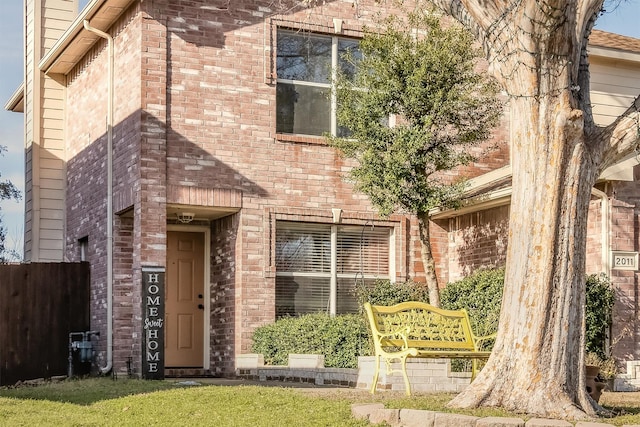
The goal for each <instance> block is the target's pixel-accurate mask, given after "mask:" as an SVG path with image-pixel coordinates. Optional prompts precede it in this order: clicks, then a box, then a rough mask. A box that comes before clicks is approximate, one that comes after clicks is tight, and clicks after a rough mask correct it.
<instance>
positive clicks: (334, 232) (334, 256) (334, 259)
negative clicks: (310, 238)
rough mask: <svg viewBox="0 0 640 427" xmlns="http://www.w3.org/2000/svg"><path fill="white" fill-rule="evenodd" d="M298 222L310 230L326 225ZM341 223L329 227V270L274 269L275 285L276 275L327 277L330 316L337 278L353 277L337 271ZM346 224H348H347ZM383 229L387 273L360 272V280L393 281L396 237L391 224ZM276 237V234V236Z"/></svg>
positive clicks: (334, 305)
mask: <svg viewBox="0 0 640 427" xmlns="http://www.w3.org/2000/svg"><path fill="white" fill-rule="evenodd" d="M279 221H280V220H279ZM283 222H295V221H286V220H283ZM300 224H304V225H307V226H309V229H310V230H313V227H314V225H315V226H321V225H327V224H323V223H300ZM340 226H341V225H336V224H333V225H331V227H330V230H331V231H330V233H331V234H330V244H331V249H330V271H329V272H328V273H327V272H324V273H322V272H312V273H310V272H292V271H278V270H277V269H276V273H275V275H276V286H277V277H296V276H298V277H318V278H322V277H325V278H326V277H329V287H330V288H329V306H328V313H329V314H330V315H331V316H335V315H336V314H337V307H338V279H339V278H340V279H342V278H352V277H353V278H354V280H355V277H354V274H353V273H338V234H339V233H338V230H339V228H340ZM347 226H348V225H347ZM362 227H369V225H363V226H362ZM384 228H385V229H387V230H389V235H388V239H389V240H388V251H389V253H388V266H387V269H388V273H387V275H384V276H382V275H378V274H364V273H361V275H358V279H362V280H367V279H369V280H373V279H383V280H384V279H388V280H390V281H392V282H395V277H396V265H395V259H396V251H395V247H396V237H395V227H393V226H386V225H385V226H384ZM276 233H277V225H276ZM276 239H277V236H276Z"/></svg>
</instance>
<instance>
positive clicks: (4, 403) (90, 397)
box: [0, 378, 640, 427]
mask: <svg viewBox="0 0 640 427" xmlns="http://www.w3.org/2000/svg"><path fill="white" fill-rule="evenodd" d="M179 384H180V383H176V382H175V381H141V380H117V381H113V380H111V379H107V378H91V379H85V380H74V381H65V382H61V383H50V384H45V385H42V386H38V387H20V388H7V389H0V426H54V425H55V426H134V425H135V426H141V425H144V426H173V427H175V426H185V425H188V426H204V425H207V426H211V425H215V426H257V427H260V426H285V425H292V426H294V425H295V426H367V425H369V424H368V423H367V422H363V421H357V420H354V419H352V418H351V408H350V406H351V404H352V403H365V402H381V403H384V404H385V406H386V407H387V408H412V409H427V410H432V411H442V412H445V411H447V412H451V411H450V410H448V409H447V408H446V406H445V405H446V403H447V402H448V401H449V400H450V399H451V398H452V396H453V395H452V394H445V393H441V394H417V395H415V396H412V397H405V396H404V394H402V393H396V392H393V393H391V392H387V393H378V394H376V395H375V396H372V395H370V394H369V393H367V392H366V391H363V390H353V389H326V388H306V389H305V388H286V387H264V386H250V385H236V386H220V385H201V386H184V385H179ZM601 403H602V404H604V405H605V406H606V407H607V408H609V409H613V410H615V411H616V412H617V413H620V414H621V415H619V416H617V417H615V418H610V419H601V420H600V421H601V422H606V423H609V424H614V425H623V424H640V393H604V394H603V396H602V399H601ZM455 412H457V413H464V414H469V415H475V416H480V417H487V416H511V417H518V418H525V417H523V416H522V415H517V414H509V413H506V412H504V411H500V410H497V409H491V408H484V409H477V410H469V411H461V410H456V411H455Z"/></svg>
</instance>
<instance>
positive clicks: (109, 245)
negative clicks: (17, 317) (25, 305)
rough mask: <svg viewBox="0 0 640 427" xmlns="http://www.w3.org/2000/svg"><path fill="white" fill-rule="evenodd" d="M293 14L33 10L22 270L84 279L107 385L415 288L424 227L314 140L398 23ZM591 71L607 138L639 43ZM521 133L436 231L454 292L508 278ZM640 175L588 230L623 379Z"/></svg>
mask: <svg viewBox="0 0 640 427" xmlns="http://www.w3.org/2000/svg"><path fill="white" fill-rule="evenodd" d="M285 3H286V2H285V1H273V0H264V1H242V0H238V1H233V2H229V1H213V2H211V1H208V2H205V1H189V2H182V1H167V0H151V1H146V0H91V1H89V3H88V4H87V5H86V6H85V7H84V8H83V9H82V10H81V11H78V3H77V1H75V0H74V1H69V0H47V1H44V0H27V1H26V2H25V18H26V20H25V22H26V34H27V37H26V40H25V42H26V44H25V58H26V64H25V65H26V66H25V81H24V85H23V86H22V87H21V88H20V89H18V91H16V93H15V95H14V96H13V97H12V99H11V100H9V102H8V103H7V108H8V109H11V110H14V111H22V112H24V114H25V148H26V175H27V176H26V189H27V190H26V195H25V196H26V212H25V259H26V260H27V261H45V262H47V261H51V262H59V261H79V260H86V261H89V262H90V264H91V282H92V283H91V289H92V302H91V312H92V316H91V321H92V325H91V328H92V329H94V330H99V331H100V332H101V335H100V337H101V338H100V340H99V342H98V360H97V362H98V365H99V367H100V368H101V369H102V370H103V371H108V370H110V369H113V370H114V371H115V372H118V373H120V372H127V369H128V365H129V366H130V367H132V369H133V371H134V372H135V373H136V374H139V373H144V374H145V375H151V376H153V375H152V373H153V372H154V369H155V370H158V369H159V370H160V371H162V367H164V368H165V370H164V372H165V373H168V374H169V373H170V374H176V375H180V374H181V373H182V374H184V373H187V372H188V373H197V374H201V375H204V374H213V375H228V374H230V373H233V371H234V358H235V356H236V355H238V354H243V353H249V352H250V351H251V334H252V332H253V330H254V329H255V328H256V327H257V326H260V325H263V324H266V323H270V322H273V321H274V320H275V319H276V318H277V317H279V316H283V315H290V314H293V315H295V314H299V313H304V312H309V311H318V310H323V311H329V312H331V313H341V312H348V311H351V310H353V309H354V308H355V305H354V304H355V301H354V300H353V298H352V297H350V295H351V291H352V290H353V288H354V286H356V285H357V284H359V283H367V282H371V281H373V280H374V279H375V278H378V277H382V278H389V279H391V280H395V281H402V280H406V279H408V278H413V279H416V280H420V278H421V276H422V273H423V270H422V264H421V261H420V253H419V250H420V249H419V240H418V237H419V236H418V231H417V227H416V221H415V219H414V218H412V217H410V216H403V215H395V216H392V217H390V218H388V219H382V218H380V217H379V216H378V215H377V214H376V211H375V209H374V208H372V206H371V205H370V203H369V202H368V200H367V198H366V197H365V196H363V195H362V194H358V193H356V192H355V191H354V190H353V188H352V186H351V185H350V184H349V183H348V182H346V181H345V180H344V179H343V175H344V173H345V172H346V171H348V169H349V167H350V165H349V163H348V162H346V161H344V160H342V159H341V158H340V157H339V156H338V155H337V154H336V152H335V151H334V150H333V149H332V148H331V147H328V146H327V145H326V143H325V141H324V138H323V137H322V136H321V135H322V134H323V132H326V131H335V130H336V124H335V120H334V119H333V118H334V115H333V114H332V111H333V106H332V104H331V101H330V100H329V99H327V98H326V97H325V96H324V92H325V91H326V90H327V89H328V87H329V86H330V83H329V82H330V79H329V78H328V75H329V73H330V72H329V71H328V70H329V67H325V66H326V65H329V64H333V66H337V65H340V52H341V51H343V50H346V49H352V48H354V46H356V44H357V43H356V41H355V40H357V38H358V36H360V35H361V30H362V27H363V26H364V25H367V24H372V23H373V22H374V21H373V19H374V18H375V16H376V14H377V13H378V12H380V13H383V14H384V13H389V11H388V10H385V8H384V5H383V4H379V3H377V2H375V1H374V0H359V1H354V0H335V1H327V2H323V4H322V5H321V6H316V7H313V8H302V9H300V10H297V9H291V8H286V7H285V6H286V4H285ZM591 54H592V63H593V70H594V71H593V80H594V82H595V84H594V87H593V90H594V100H595V101H596V102H597V105H596V106H595V111H596V113H597V114H598V119H599V120H600V121H601V122H606V121H607V120H610V119H611V117H612V116H615V114H616V113H617V112H620V111H621V110H623V109H624V107H625V106H626V105H628V104H629V103H630V100H631V99H633V96H634V95H635V94H637V92H638V88H640V41H638V40H635V39H630V38H626V37H620V36H616V35H612V34H603V33H598V32H596V33H595V34H594V36H593V48H592V50H591ZM300 58H303V62H304V63H305V65H304V67H303V69H302V70H301V68H300V67H301V65H300V62H299V61H300V60H301V59H300ZM305 61H306V62H305ZM309 68H312V69H311V70H310V69H309ZM508 135H509V115H508V111H507V112H506V114H505V118H504V120H503V125H502V126H501V127H500V128H499V129H497V130H496V135H495V139H496V141H504V143H503V144H501V145H500V148H499V149H498V150H495V151H493V152H492V154H491V156H490V157H487V158H483V159H481V160H480V161H478V162H477V163H476V164H474V165H473V166H471V167H469V168H465V170H464V171H463V172H464V173H465V174H467V175H469V176H471V177H475V178H474V180H473V181H472V184H473V186H472V189H471V191H473V192H475V193H474V194H478V195H480V194H482V195H483V196H482V197H476V198H473V197H472V198H470V202H469V204H468V205H467V206H465V207H464V208H463V209H462V210H460V211H455V212H451V211H442V212H436V213H435V215H434V221H433V223H432V230H433V232H432V236H433V240H434V252H435V254H436V258H437V265H438V274H439V277H440V279H441V282H442V283H446V282H448V281H450V280H455V279H458V278H460V277H462V276H464V275H465V274H467V273H469V272H471V271H472V270H473V269H475V268H477V267H480V266H485V265H500V264H503V263H504V246H505V245H506V225H507V222H506V221H507V215H508V209H509V208H508V201H509V182H510V181H509V180H510V171H509V144H508V139H509V138H508ZM636 164H637V161H636V160H635V158H630V159H629V160H628V161H627V162H623V164H621V165H618V166H617V167H616V168H612V169H611V170H608V171H606V172H605V174H603V179H602V182H601V183H600V184H599V186H598V188H597V189H596V190H594V201H593V207H592V214H593V220H592V221H591V224H592V228H591V229H590V257H589V270H590V271H605V272H610V273H611V276H612V277H613V279H614V283H615V285H616V288H617V289H618V291H619V301H618V305H617V306H616V310H617V311H616V313H617V319H619V320H620V321H621V323H620V326H617V327H618V328H619V330H618V329H617V330H615V331H614V336H615V335H616V333H618V332H620V331H622V330H623V329H624V328H628V327H631V328H632V332H631V333H630V334H627V335H625V337H624V338H622V339H621V340H620V343H619V345H618V347H616V349H614V350H615V351H620V352H619V353H616V354H617V355H618V356H619V357H620V358H621V359H624V360H632V359H640V346H639V345H638V337H637V334H638V332H639V331H637V330H636V329H637V326H635V325H636V323H635V314H634V313H635V309H636V306H637V304H636V297H635V294H636V293H637V291H636V290H637V280H636V273H635V271H619V270H611V266H610V265H607V264H608V260H609V252H610V250H612V249H613V250H616V251H618V250H620V251H622V250H624V251H629V252H633V251H637V248H638V244H639V243H638V241H637V240H638V237H637V234H638V232H637V229H638V219H637V212H636V211H637V209H638V208H637V207H636V205H637V203H636V200H635V199H634V197H635V195H636V194H640V193H638V191H637V190H636V188H637V185H636V183H635V179H636V177H635V176H634V171H635V170H634V166H635V165H636ZM601 212H605V213H606V215H602V214H601ZM605 255H606V256H605ZM158 277H160V279H158ZM157 280H160V281H162V280H163V281H164V284H165V286H160V285H161V282H160V281H157ZM159 298H160V299H159ZM631 317H633V319H631ZM159 319H162V321H159ZM629 325H633V326H629ZM163 339H164V342H163ZM158 348H160V349H162V348H164V351H160V350H158ZM618 349H624V350H618ZM156 350H157V351H156ZM185 369H188V371H185ZM162 374H163V372H160V375H162Z"/></svg>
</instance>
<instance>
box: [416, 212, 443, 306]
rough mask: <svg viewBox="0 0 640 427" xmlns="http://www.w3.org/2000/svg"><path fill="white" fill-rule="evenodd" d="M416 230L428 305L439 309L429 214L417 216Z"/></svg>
mask: <svg viewBox="0 0 640 427" xmlns="http://www.w3.org/2000/svg"><path fill="white" fill-rule="evenodd" d="M418 228H419V230H420V255H421V257H422V265H423V266H424V275H425V283H426V284H427V289H428V290H429V304H431V305H433V306H435V307H440V288H439V287H438V276H437V275H436V263H435V261H434V259H433V252H432V251H431V237H430V234H429V214H428V213H425V212H422V213H419V214H418Z"/></svg>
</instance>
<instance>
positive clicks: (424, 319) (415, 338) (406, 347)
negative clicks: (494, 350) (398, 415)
mask: <svg viewBox="0 0 640 427" xmlns="http://www.w3.org/2000/svg"><path fill="white" fill-rule="evenodd" d="M364 308H365V311H366V313H367V318H368V319H369V326H370V327H371V333H372V336H373V344H374V347H375V373H374V376H373V384H372V385H371V393H375V391H376V386H377V384H378V375H379V374H380V358H382V359H383V360H384V361H385V363H386V367H387V375H390V374H392V373H395V372H402V376H403V377H404V383H405V386H406V392H407V395H411V386H410V384H409V377H408V376H407V357H425V358H445V359H457V358H465V359H472V371H471V381H473V379H474V378H475V377H476V374H477V370H478V366H477V362H478V359H487V358H488V357H489V355H490V354H491V352H490V351H482V350H481V348H482V347H481V345H482V343H483V341H486V340H489V339H493V338H495V334H493V335H489V336H486V337H477V336H475V335H474V333H473V331H472V330H471V324H470V323H469V315H468V314H467V311H466V310H464V309H462V310H443V309H440V308H437V307H434V306H432V305H429V304H426V303H423V302H417V301H409V302H403V303H400V304H396V305H392V306H381V305H371V304H369V303H365V305H364ZM394 360H398V361H399V362H400V364H401V366H402V369H401V370H397V369H392V367H391V363H392V362H393V361H394Z"/></svg>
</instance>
